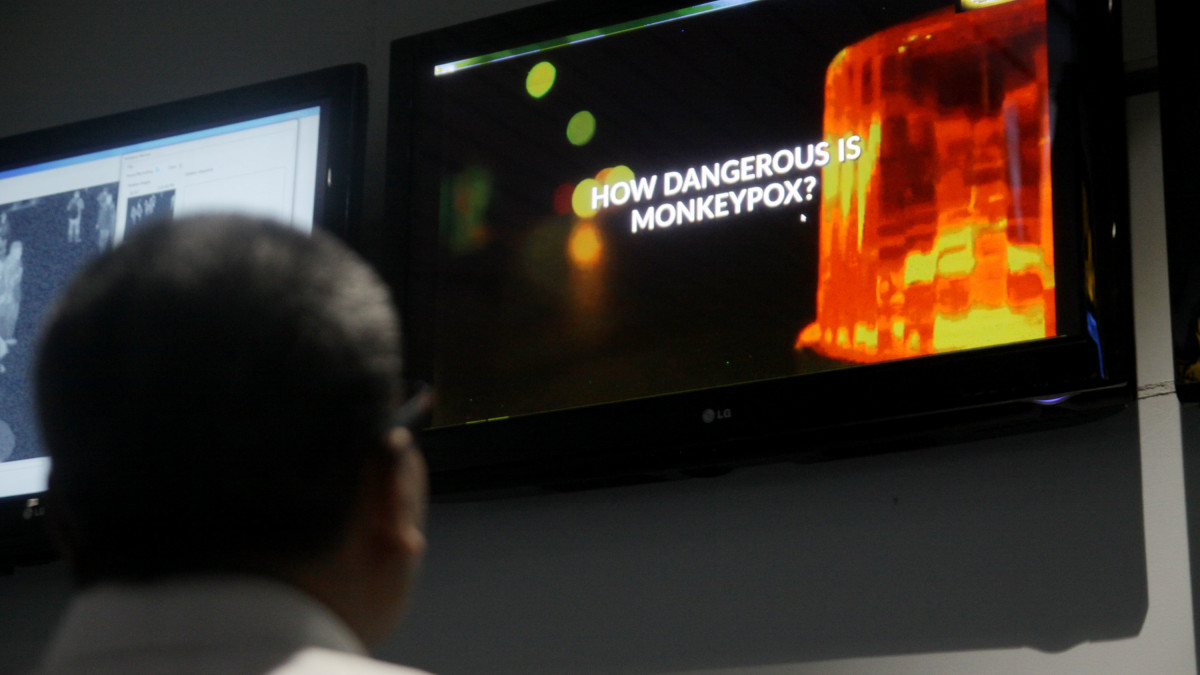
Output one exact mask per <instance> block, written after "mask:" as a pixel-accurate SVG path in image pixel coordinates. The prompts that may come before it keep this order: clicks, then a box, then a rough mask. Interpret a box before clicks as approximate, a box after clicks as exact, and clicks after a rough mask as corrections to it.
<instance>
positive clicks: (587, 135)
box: [567, 110, 596, 145]
mask: <svg viewBox="0 0 1200 675" xmlns="http://www.w3.org/2000/svg"><path fill="white" fill-rule="evenodd" d="M595 135H596V116H595V115H593V114H592V113H590V112H588V111H586V110H580V111H579V112H577V113H575V114H574V115H573V116H572V117H571V121H570V122H567V140H569V141H571V144H572V145H587V143H588V142H589V141H591V140H592V137H593V136H595Z"/></svg>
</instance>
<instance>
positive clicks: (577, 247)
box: [567, 220, 604, 269]
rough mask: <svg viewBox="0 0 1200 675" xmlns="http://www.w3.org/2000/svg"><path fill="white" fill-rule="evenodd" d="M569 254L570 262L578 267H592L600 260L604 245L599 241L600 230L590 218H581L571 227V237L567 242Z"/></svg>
mask: <svg viewBox="0 0 1200 675" xmlns="http://www.w3.org/2000/svg"><path fill="white" fill-rule="evenodd" d="M567 247H568V250H569V251H570V254H571V262H572V263H574V264H575V266H576V267H578V268H580V269H592V268H593V267H595V266H596V264H597V263H599V262H600V256H601V254H602V253H603V252H604V246H603V244H602V243H601V242H600V232H599V231H598V230H597V229H596V226H595V225H594V224H593V223H592V221H590V220H581V221H579V222H578V223H575V226H574V227H573V228H571V237H570V239H569V240H568V244H567Z"/></svg>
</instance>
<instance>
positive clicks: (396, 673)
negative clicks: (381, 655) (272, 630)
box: [271, 647, 429, 675]
mask: <svg viewBox="0 0 1200 675" xmlns="http://www.w3.org/2000/svg"><path fill="white" fill-rule="evenodd" d="M309 673H311V674H313V675H317V674H321V675H324V674H326V673H345V674H346V675H351V674H353V675H359V674H360V673H361V675H429V673H426V672H425V671H423V670H417V669H415V668H409V667H407V666H400V665H396V664H394V663H388V662H386V661H377V660H375V659H372V658H368V657H366V656H360V655H358V654H351V653H348V652H341V651H336V650H333V649H325V648H323V647H308V648H305V649H303V650H301V651H299V652H296V654H295V655H294V656H293V657H292V658H291V659H289V660H288V661H287V663H284V664H282V665H280V666H279V668H277V669H275V670H272V671H271V674H272V675H308V674H309Z"/></svg>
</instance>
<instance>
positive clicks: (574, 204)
mask: <svg viewBox="0 0 1200 675" xmlns="http://www.w3.org/2000/svg"><path fill="white" fill-rule="evenodd" d="M598 187H600V181H598V180H596V179H595V178H585V179H583V180H581V181H579V185H576V186H575V193H574V194H572V195H571V208H572V209H574V211H575V215H577V216H579V217H580V218H591V217H592V216H594V215H596V209H594V208H592V188H598Z"/></svg>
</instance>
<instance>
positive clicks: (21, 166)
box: [0, 64, 366, 558]
mask: <svg viewBox="0 0 1200 675" xmlns="http://www.w3.org/2000/svg"><path fill="white" fill-rule="evenodd" d="M365 82H366V75H365V68H364V67H363V66H361V65H357V64H351V65H345V66H338V67H334V68H329V69H325V70H321V71H316V72H311V73H306V74H302V75H297V76H293V77H288V78H284V79H279V80H275V81H271V82H267V83H262V84H257V85H252V86H248V87H243V88H239V89H234V90H230V91H225V92H220V93H215V94H210V95H206V96H201V97H197V98H192V99H188V100H184V101H179V102H174V103H169V104H165V105H160V106H155V107H151V108H146V109H141V110H135V111H130V112H125V113H120V114H116V115H112V116H108V117H104V118H99V119H92V120H87V121H84V122H79V123H76V124H71V125H67V126H63V127H58V128H53V129H46V130H41V131H35V132H32V133H28V134H23V135H20V136H15V137H11V138H7V139H2V140H0V558H3V557H4V556H5V555H6V554H8V553H12V554H13V555H17V554H19V553H20V551H21V550H23V549H24V548H26V547H32V548H33V549H37V550H44V548H43V546H42V545H43V544H44V542H43V541H40V540H38V539H37V538H36V536H34V537H33V538H32V539H31V538H30V537H31V535H34V534H35V532H36V529H37V526H36V523H37V521H38V520H39V517H40V515H41V514H42V513H43V508H42V504H41V501H40V495H41V493H42V492H43V491H44V490H45V488H46V478H47V475H48V472H49V468H50V461H49V459H47V457H46V455H45V450H44V448H43V447H42V445H41V442H40V440H39V432H38V428H37V423H36V420H35V416H34V411H33V406H32V395H31V386H32V382H31V371H32V364H33V359H34V351H35V347H36V345H37V339H38V327H39V322H40V319H41V315H42V313H43V312H44V311H45V310H46V308H47V307H48V306H49V305H50V304H51V303H52V302H53V301H54V299H55V296H56V294H57V293H58V292H59V290H60V289H61V288H62V287H63V286H64V285H65V284H66V283H67V281H68V280H69V278H70V277H71V276H72V274H73V272H74V271H75V270H76V269H77V268H79V266H80V265H82V264H83V263H84V262H85V261H87V260H88V259H90V258H92V257H93V256H95V255H96V254H98V253H99V252H101V251H103V250H105V249H108V248H110V247H113V246H119V245H120V243H121V241H122V240H123V239H124V237H126V236H127V235H128V234H129V233H130V232H133V231H135V230H136V229H137V228H139V227H144V226H145V225H146V223H149V222H153V221H157V220H163V219H170V218H172V217H176V216H184V215H189V214H195V213H201V212H217V211H236V212H241V213H248V214H251V215H257V216H264V217H269V218H272V219H275V220H279V221H282V222H284V223H288V224H290V225H291V226H293V227H295V228H297V229H300V230H302V231H305V232H310V231H312V229H313V228H314V227H321V228H324V229H329V230H331V231H333V232H335V233H337V234H339V235H342V236H347V235H349V234H350V232H349V227H350V225H351V223H353V222H355V211H356V209H357V208H358V202H359V198H358V191H359V184H360V179H361V172H362V149H363V132H364V124H363V123H364V114H365V86H366V85H365Z"/></svg>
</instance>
